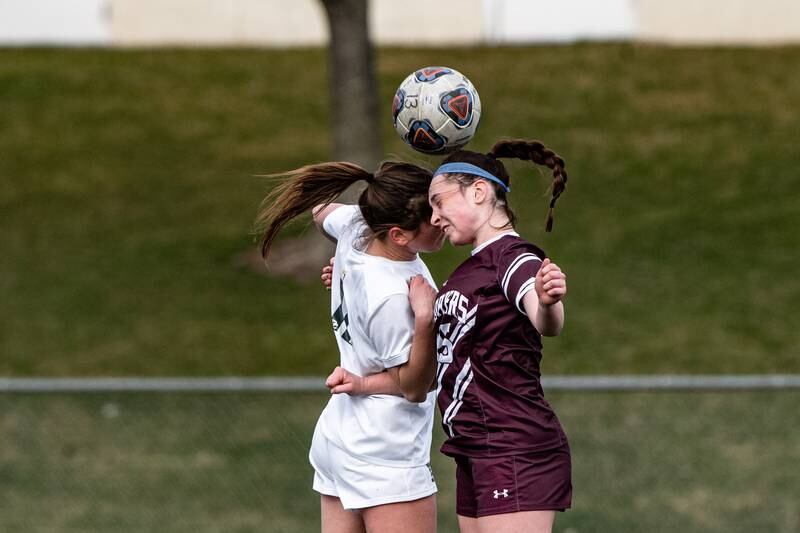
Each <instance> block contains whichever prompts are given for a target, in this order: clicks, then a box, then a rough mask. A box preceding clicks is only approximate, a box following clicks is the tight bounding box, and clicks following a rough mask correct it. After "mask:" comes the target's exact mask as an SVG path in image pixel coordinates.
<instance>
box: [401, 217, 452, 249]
mask: <svg viewBox="0 0 800 533" xmlns="http://www.w3.org/2000/svg"><path fill="white" fill-rule="evenodd" d="M442 244H444V232H442V230H441V228H439V227H438V226H434V225H433V224H429V223H428V222H423V223H422V225H420V227H419V231H418V232H417V234H416V236H415V237H414V238H413V239H412V240H411V241H409V243H408V248H409V249H410V250H411V251H412V252H414V253H418V252H436V251H438V250H439V249H441V247H442Z"/></svg>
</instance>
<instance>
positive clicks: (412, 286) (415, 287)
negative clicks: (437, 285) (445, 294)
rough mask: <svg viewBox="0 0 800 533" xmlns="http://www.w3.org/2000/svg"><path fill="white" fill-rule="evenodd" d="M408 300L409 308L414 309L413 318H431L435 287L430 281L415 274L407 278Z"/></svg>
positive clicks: (428, 319) (434, 300)
mask: <svg viewBox="0 0 800 533" xmlns="http://www.w3.org/2000/svg"><path fill="white" fill-rule="evenodd" d="M408 301H409V303H410V304H411V310H412V311H414V318H415V319H417V320H426V321H432V320H433V305H434V303H436V289H434V288H433V287H431V285H430V283H428V281H427V280H426V279H425V278H424V277H423V276H421V275H420V274H417V275H416V276H414V277H413V278H411V279H410V280H408Z"/></svg>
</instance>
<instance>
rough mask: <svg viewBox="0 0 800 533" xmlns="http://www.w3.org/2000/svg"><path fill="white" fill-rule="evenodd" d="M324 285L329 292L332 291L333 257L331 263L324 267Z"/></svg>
mask: <svg viewBox="0 0 800 533" xmlns="http://www.w3.org/2000/svg"><path fill="white" fill-rule="evenodd" d="M320 279H322V284H323V285H324V286H325V288H326V289H327V290H331V284H332V283H333V257H331V260H330V263H329V264H328V265H327V266H324V267H322V276H320Z"/></svg>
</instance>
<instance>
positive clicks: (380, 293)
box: [352, 261, 411, 314]
mask: <svg viewBox="0 0 800 533" xmlns="http://www.w3.org/2000/svg"><path fill="white" fill-rule="evenodd" d="M352 275H353V279H352V281H353V284H354V285H356V286H359V287H360V289H361V290H360V291H359V292H360V293H361V298H362V300H363V301H362V303H363V304H364V305H365V309H366V311H367V313H369V314H371V313H373V312H374V311H375V310H377V308H378V307H380V305H381V304H382V303H384V302H385V301H386V300H387V299H389V298H391V297H394V296H398V297H402V298H404V299H406V300H407V299H408V279H407V278H410V277H411V276H410V275H408V272H406V271H405V269H399V268H396V267H395V266H394V265H392V264H391V262H390V261H367V262H363V263H361V264H359V265H358V266H357V267H356V268H354V269H353V272H352Z"/></svg>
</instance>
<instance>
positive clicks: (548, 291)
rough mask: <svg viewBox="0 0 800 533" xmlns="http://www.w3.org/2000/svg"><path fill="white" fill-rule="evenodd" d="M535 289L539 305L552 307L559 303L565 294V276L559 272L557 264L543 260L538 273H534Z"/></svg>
mask: <svg viewBox="0 0 800 533" xmlns="http://www.w3.org/2000/svg"><path fill="white" fill-rule="evenodd" d="M535 287H536V295H537V296H538V297H539V305H545V306H546V305H553V304H555V303H558V302H560V301H561V300H562V299H563V298H564V296H566V294H567V276H566V274H564V273H563V272H561V268H560V267H559V266H558V265H557V264H555V263H551V262H550V259H549V258H545V260H544V261H542V266H541V267H540V268H539V272H537V273H536V285H535Z"/></svg>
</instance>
